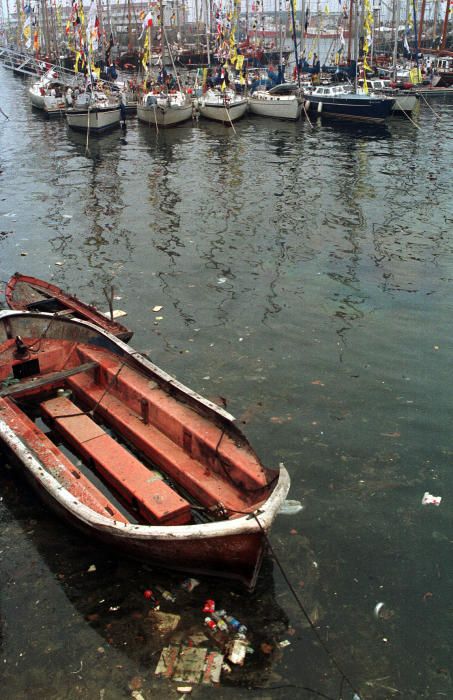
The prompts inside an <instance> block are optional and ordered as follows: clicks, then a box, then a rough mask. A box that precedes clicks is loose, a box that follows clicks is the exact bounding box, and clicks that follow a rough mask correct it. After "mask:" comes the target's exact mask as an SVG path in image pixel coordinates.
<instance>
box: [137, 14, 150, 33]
mask: <svg viewBox="0 0 453 700" xmlns="http://www.w3.org/2000/svg"><path fill="white" fill-rule="evenodd" d="M152 26H153V14H152V12H151V10H150V11H149V12H148V14H146V15H145V16H144V18H143V22H142V33H141V34H140V36H139V37H138V38H139V39H141V38H142V37H143V34H144V33H145V32H146V30H147V29H148V27H152Z"/></svg>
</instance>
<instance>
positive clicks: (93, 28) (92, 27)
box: [86, 0, 99, 51]
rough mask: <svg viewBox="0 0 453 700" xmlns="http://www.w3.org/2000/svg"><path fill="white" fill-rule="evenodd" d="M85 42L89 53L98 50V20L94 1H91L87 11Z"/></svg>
mask: <svg viewBox="0 0 453 700" xmlns="http://www.w3.org/2000/svg"><path fill="white" fill-rule="evenodd" d="M86 42H87V45H88V47H89V50H90V51H97V50H98V48H99V19H98V16H97V7H96V2H95V0H91V5H90V9H89V11H88V22H87V27H86Z"/></svg>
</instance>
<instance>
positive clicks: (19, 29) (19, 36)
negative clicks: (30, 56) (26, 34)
mask: <svg viewBox="0 0 453 700" xmlns="http://www.w3.org/2000/svg"><path fill="white" fill-rule="evenodd" d="M16 12H17V35H16V40H17V46H18V49H19V51H22V21H21V13H20V2H19V0H16Z"/></svg>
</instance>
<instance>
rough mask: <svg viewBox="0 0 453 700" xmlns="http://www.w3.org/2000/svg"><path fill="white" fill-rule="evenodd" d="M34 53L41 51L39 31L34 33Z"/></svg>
mask: <svg viewBox="0 0 453 700" xmlns="http://www.w3.org/2000/svg"><path fill="white" fill-rule="evenodd" d="M33 51H39V34H38V30H37V29H35V31H34V33H33Z"/></svg>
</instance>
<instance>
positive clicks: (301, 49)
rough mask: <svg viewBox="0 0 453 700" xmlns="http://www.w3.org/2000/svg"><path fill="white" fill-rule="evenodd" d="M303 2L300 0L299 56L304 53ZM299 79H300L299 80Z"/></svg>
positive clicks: (304, 10) (303, 0)
mask: <svg viewBox="0 0 453 700" xmlns="http://www.w3.org/2000/svg"><path fill="white" fill-rule="evenodd" d="M305 12H306V9H305V0H302V8H301V18H300V56H301V58H302V56H303V55H304V53H305ZM299 79H300V78H299Z"/></svg>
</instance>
